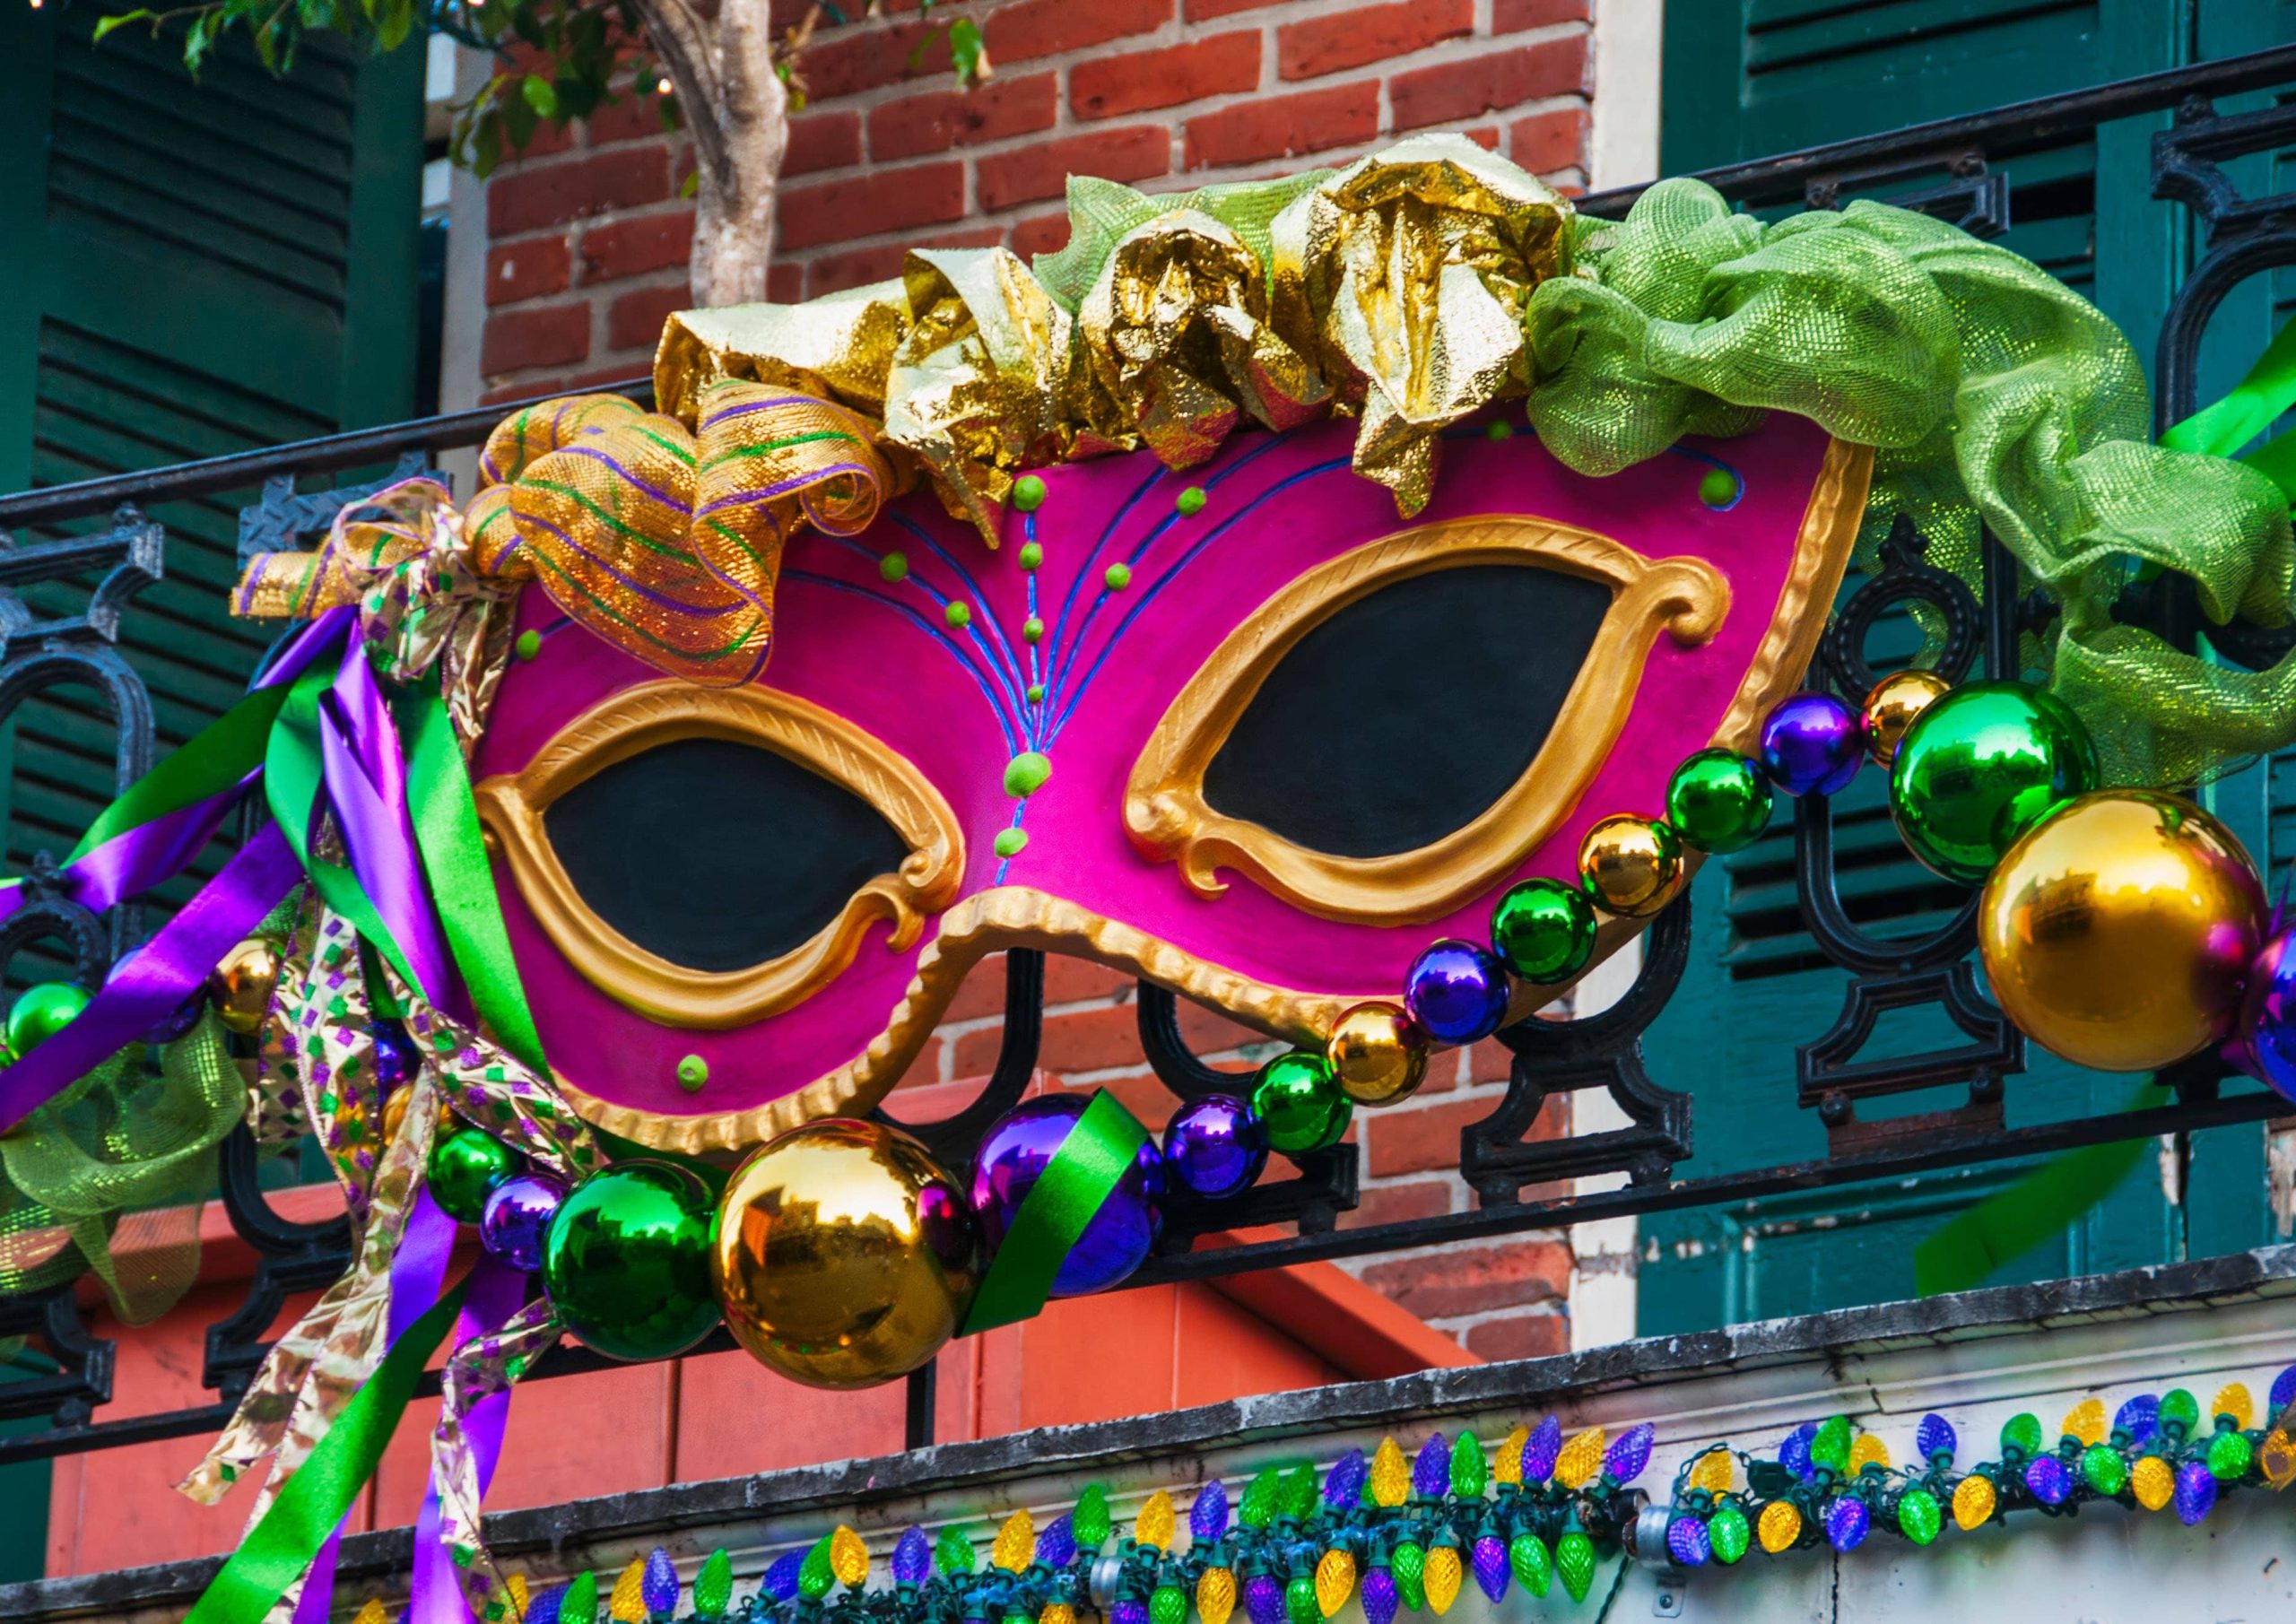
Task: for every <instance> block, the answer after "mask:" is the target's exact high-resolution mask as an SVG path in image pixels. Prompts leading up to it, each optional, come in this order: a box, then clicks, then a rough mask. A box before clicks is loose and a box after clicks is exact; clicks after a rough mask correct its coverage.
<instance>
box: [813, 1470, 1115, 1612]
mask: <svg viewBox="0 0 2296 1624" xmlns="http://www.w3.org/2000/svg"><path fill="white" fill-rule="evenodd" d="M1086 1492H1087V1493H1089V1492H1091V1491H1090V1490H1087V1491H1086ZM1077 1515H1078V1520H1079V1521H1081V1520H1082V1519H1083V1507H1082V1506H1079V1507H1078V1508H1077ZM1102 1515H1106V1514H1105V1513H1103V1514H1102ZM1083 1537H1084V1536H1083V1533H1081V1532H1080V1533H1078V1534H1077V1536H1076V1538H1077V1542H1078V1543H1080V1544H1082V1543H1083ZM1102 1537H1103V1538H1105V1537H1106V1536H1105V1535H1103V1536H1102ZM814 1550H821V1551H822V1552H823V1557H822V1559H823V1561H824V1562H826V1561H827V1559H828V1558H827V1554H826V1553H827V1541H823V1542H822V1544H821V1545H818V1546H816V1547H814ZM805 1561H806V1563H807V1565H808V1566H810V1565H811V1564H812V1562H813V1552H812V1551H808V1552H806V1553H805ZM972 1561H973V1550H972V1541H970V1540H969V1539H967V1538H965V1536H964V1535H963V1533H961V1532H960V1531H959V1530H958V1529H957V1527H956V1525H955V1524H951V1525H950V1526H948V1527H946V1528H944V1529H943V1530H941V1537H940V1538H939V1539H937V1540H935V1541H933V1566H934V1567H935V1568H939V1569H940V1570H941V1575H942V1576H943V1577H944V1578H951V1579H953V1578H955V1577H956V1576H958V1575H960V1574H967V1573H970V1572H971V1571H972ZM797 1588H798V1589H800V1590H805V1576H804V1570H803V1569H800V1570H799V1571H798V1574H797ZM805 1594H807V1595H812V1594H813V1592H812V1591H810V1590H805Z"/></svg>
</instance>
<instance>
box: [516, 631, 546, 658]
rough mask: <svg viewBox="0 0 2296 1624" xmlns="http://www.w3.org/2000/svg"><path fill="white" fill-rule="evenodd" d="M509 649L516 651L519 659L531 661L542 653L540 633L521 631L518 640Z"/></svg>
mask: <svg viewBox="0 0 2296 1624" xmlns="http://www.w3.org/2000/svg"><path fill="white" fill-rule="evenodd" d="M511 647H513V648H515V649H517V653H518V657H519V658H520V659H522V660H531V659H533V658H534V657H535V656H536V655H538V654H540V653H541V652H542V633H540V632H539V631H533V630H527V631H522V632H520V633H519V634H518V640H517V642H516V643H513V644H512V645H511Z"/></svg>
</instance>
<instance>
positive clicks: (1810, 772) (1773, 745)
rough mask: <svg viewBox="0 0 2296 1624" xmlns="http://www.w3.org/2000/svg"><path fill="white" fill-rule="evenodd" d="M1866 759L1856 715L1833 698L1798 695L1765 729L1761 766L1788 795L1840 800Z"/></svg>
mask: <svg viewBox="0 0 2296 1624" xmlns="http://www.w3.org/2000/svg"><path fill="white" fill-rule="evenodd" d="M1863 760H1865V729H1864V727H1862V726H1861V725H1859V723H1858V720H1857V713H1856V712H1855V711H1853V710H1851V709H1850V708H1849V707H1848V706H1847V705H1844V704H1843V703H1842V702H1841V701H1840V700H1839V699H1835V698H1834V697H1833V696H1832V695H1831V694H1830V693H1797V694H1795V695H1793V696H1792V697H1790V698H1788V699H1786V700H1784V701H1782V702H1781V703H1780V704H1779V707H1778V708H1777V709H1775V710H1773V711H1771V712H1770V719H1769V720H1768V721H1766V722H1764V723H1763V724H1762V725H1761V765H1762V770H1763V771H1764V772H1766V773H1768V774H1769V775H1770V782H1771V783H1773V784H1775V785H1777V786H1778V787H1779V788H1780V789H1782V790H1784V791H1785V792H1786V793H1787V795H1839V793H1840V792H1841V791H1843V790H1845V789H1847V788H1848V787H1849V781H1850V780H1851V779H1852V778H1854V777H1857V764H1858V763H1859V762H1861V761H1863Z"/></svg>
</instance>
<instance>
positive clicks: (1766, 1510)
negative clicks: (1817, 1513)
mask: <svg viewBox="0 0 2296 1624" xmlns="http://www.w3.org/2000/svg"><path fill="white" fill-rule="evenodd" d="M1754 1535H1755V1537H1756V1538H1757V1539H1759V1540H1761V1548H1762V1549H1763V1550H1766V1551H1768V1552H1770V1555H1772V1556H1776V1555H1777V1554H1778V1553H1779V1551H1781V1550H1790V1549H1792V1547H1793V1544H1794V1541H1796V1540H1798V1539H1800V1538H1801V1537H1802V1514H1801V1513H1800V1512H1798V1511H1796V1510H1795V1509H1794V1506H1793V1502H1791V1501H1790V1500H1772V1501H1770V1504H1769V1505H1767V1506H1765V1507H1762V1508H1761V1518H1760V1519H1759V1520H1758V1521H1757V1522H1756V1523H1755V1524H1754Z"/></svg>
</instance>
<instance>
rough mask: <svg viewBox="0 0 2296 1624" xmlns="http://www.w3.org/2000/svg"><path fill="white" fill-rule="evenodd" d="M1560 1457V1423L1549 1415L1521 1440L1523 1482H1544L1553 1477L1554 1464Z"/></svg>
mask: <svg viewBox="0 0 2296 1624" xmlns="http://www.w3.org/2000/svg"><path fill="white" fill-rule="evenodd" d="M1561 1455H1562V1423H1561V1421H1558V1420H1555V1419H1554V1417H1552V1416H1551V1415H1550V1416H1548V1417H1547V1418H1546V1419H1545V1420H1543V1421H1541V1422H1540V1423H1539V1424H1538V1425H1537V1426H1535V1427H1534V1428H1532V1429H1531V1436H1530V1437H1527V1438H1526V1439H1524V1440H1523V1481H1525V1482H1526V1483H1544V1482H1545V1481H1547V1479H1549V1478H1551V1477H1552V1476H1553V1475H1554V1463H1555V1462H1556V1461H1557V1460H1558V1459H1560V1458H1561Z"/></svg>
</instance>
